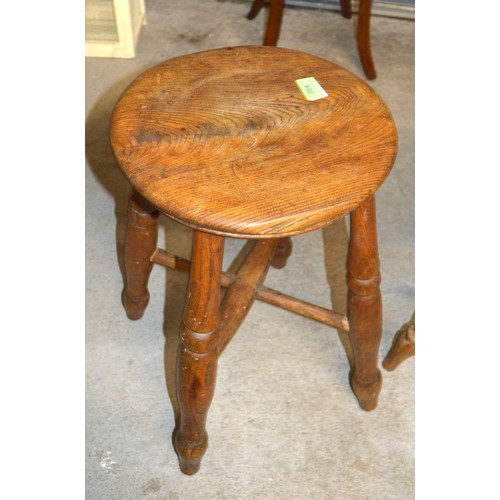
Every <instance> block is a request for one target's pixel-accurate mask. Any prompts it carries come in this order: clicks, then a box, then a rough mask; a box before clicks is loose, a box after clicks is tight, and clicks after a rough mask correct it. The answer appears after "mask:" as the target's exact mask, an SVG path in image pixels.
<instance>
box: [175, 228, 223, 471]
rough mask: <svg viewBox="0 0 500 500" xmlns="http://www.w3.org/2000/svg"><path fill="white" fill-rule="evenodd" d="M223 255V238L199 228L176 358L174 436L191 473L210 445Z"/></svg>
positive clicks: (183, 463) (182, 465)
mask: <svg viewBox="0 0 500 500" xmlns="http://www.w3.org/2000/svg"><path fill="white" fill-rule="evenodd" d="M223 253H224V238H223V237H221V236H215V235H210V234H207V233H202V232H199V231H195V233H194V239H193V252H192V259H191V261H192V263H191V272H190V278H189V285H188V291H187V298H186V304H185V307H184V319H183V322H182V325H181V330H180V341H181V343H180V346H179V354H178V357H177V397H178V399H179V406H180V412H181V418H180V425H179V428H178V430H177V431H176V432H175V438H174V441H175V448H176V451H177V453H178V455H179V465H180V468H181V470H182V472H184V474H188V475H192V474H195V473H196V472H197V471H198V469H199V468H200V463H201V458H202V457H203V455H204V453H205V451H206V449H207V445H208V436H207V433H206V430H205V422H206V418H207V412H208V409H209V407H210V403H211V402H212V397H213V394H214V389H215V378H216V371H217V358H218V354H217V345H216V343H217V337H218V329H219V296H220V277H221V272H222V257H223Z"/></svg>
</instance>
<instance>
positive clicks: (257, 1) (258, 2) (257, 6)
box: [247, 0, 264, 19]
mask: <svg viewBox="0 0 500 500" xmlns="http://www.w3.org/2000/svg"><path fill="white" fill-rule="evenodd" d="M263 5H264V0H254V2H253V4H252V7H250V12H249V13H248V14H247V19H255V18H256V17H257V15H258V14H259V12H260V10H261V9H262V7H263Z"/></svg>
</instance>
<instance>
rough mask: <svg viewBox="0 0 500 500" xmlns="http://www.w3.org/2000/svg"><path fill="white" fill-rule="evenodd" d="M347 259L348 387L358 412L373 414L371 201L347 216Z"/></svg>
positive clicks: (375, 280) (376, 338)
mask: <svg viewBox="0 0 500 500" xmlns="http://www.w3.org/2000/svg"><path fill="white" fill-rule="evenodd" d="M350 228H351V231H350V239H349V255H348V257H347V286H348V295H347V316H348V318H349V338H350V341H351V345H352V349H353V354H354V370H353V371H352V374H351V386H352V389H353V391H354V394H355V395H356V397H357V398H358V401H359V404H360V406H361V408H363V409H364V410H367V411H369V410H373V409H375V407H376V406H377V398H378V395H379V393H380V389H381V386H382V376H381V373H380V370H379V369H378V366H377V365H378V350H379V346H380V340H381V335H382V297H381V294H380V286H379V285H380V264H379V259H378V249H377V229H376V219H375V199H374V197H373V196H372V197H371V198H369V199H368V200H367V201H365V202H364V203H363V204H362V205H361V206H360V207H358V208H357V209H356V210H355V211H354V212H351V215H350Z"/></svg>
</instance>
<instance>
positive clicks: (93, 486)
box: [86, 0, 415, 500]
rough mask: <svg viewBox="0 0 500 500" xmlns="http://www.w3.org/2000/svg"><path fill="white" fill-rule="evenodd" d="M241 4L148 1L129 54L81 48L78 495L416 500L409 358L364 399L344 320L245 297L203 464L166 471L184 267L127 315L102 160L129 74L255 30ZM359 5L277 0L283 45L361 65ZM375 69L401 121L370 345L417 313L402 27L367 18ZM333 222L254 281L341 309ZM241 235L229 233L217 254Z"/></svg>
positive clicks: (407, 66)
mask: <svg viewBox="0 0 500 500" xmlns="http://www.w3.org/2000/svg"><path fill="white" fill-rule="evenodd" d="M248 7H249V3H248V2H244V1H221V0H189V1H186V0H169V1H165V0H149V1H148V0H147V1H146V10H147V19H148V24H147V25H146V26H144V27H143V29H142V32H141V35H140V39H139V42H138V47H137V56H136V58H134V59H129V60H125V59H100V58H88V59H87V61H86V120H87V123H86V142H87V146H86V166H87V169H86V174H87V175H86V310H87V322H86V332H87V333H86V398H87V399H86V451H87V456H86V492H87V493H86V497H87V498H89V499H117V500H118V499H120V500H121V499H138V498H161V499H205V498H209V499H219V498H220V499H281V498H293V499H295V498H302V497H309V498H314V499H341V500H342V499H346V500H347V499H352V500H361V499H366V500H378V499H380V500H382V499H384V500H388V499H398V500H405V499H411V498H414V368H415V359H414V358H412V359H409V360H407V361H406V362H404V363H403V364H402V365H401V366H400V367H399V368H398V369H397V370H396V371H394V372H390V373H389V372H385V371H384V372H383V377H384V383H383V388H382V393H381V395H380V400H379V406H378V408H377V409H376V410H375V411H373V412H370V413H366V412H363V411H362V410H360V409H359V407H358V405H357V403H356V400H355V398H354V396H353V394H352V393H351V391H350V389H349V384H348V372H349V364H350V358H351V355H350V351H349V345H348V341H347V339H346V334H345V332H340V331H337V330H335V329H332V328H329V327H327V326H324V325H322V324H319V323H315V322H313V321H311V320H307V319H304V318H301V317H299V316H296V315H293V314H292V313H288V312H285V311H283V310H281V309H277V308H274V307H272V306H270V305H267V304H264V303H260V302H258V303H256V304H255V305H254V307H253V309H252V310H251V312H250V314H249V316H248V317H247V320H246V322H245V323H244V324H243V326H242V327H241V329H240V331H239V332H238V333H237V335H236V337H235V338H234V339H233V341H232V343H231V344H230V345H229V347H228V348H227V350H226V351H225V353H224V355H223V357H222V358H221V360H220V363H219V371H218V380H217V389H216V394H215V397H214V400H213V403H212V406H211V409H210V413H209V417H208V424H207V428H208V433H209V436H210V444H209V449H208V451H207V453H206V455H205V457H204V460H203V464H202V468H201V470H200V472H199V473H198V474H197V475H196V476H193V477H187V476H184V475H183V474H182V473H181V472H180V471H179V469H178V465H177V458H176V455H175V453H174V450H173V446H172V441H171V433H172V430H173V428H174V425H175V418H176V414H177V413H178V406H177V402H176V394H175V378H174V377H175V353H176V349H177V327H178V324H179V320H180V315H181V310H182V305H183V299H184V293H185V287H186V278H187V276H186V275H184V274H181V273H178V272H175V271H166V270H165V269H164V268H162V267H155V269H154V270H153V273H152V275H151V280H150V291H151V302H150V304H149V307H148V309H147V311H146V313H145V315H144V317H143V318H142V319H141V320H140V321H136V322H133V321H130V320H128V319H127V317H126V315H125V313H124V310H123V308H122V305H121V301H120V294H121V290H122V286H123V275H122V267H123V254H122V248H121V244H122V242H123V231H124V222H125V216H126V199H127V194H128V185H127V183H126V181H125V180H124V179H123V178H122V176H121V174H120V172H119V170H118V168H117V166H116V164H115V161H114V159H113V157H112V154H111V151H110V147H109V143H108V136H107V127H108V120H109V115H110V112H111V110H112V107H113V105H114V103H115V102H116V100H117V98H118V96H119V95H120V93H121V92H122V91H123V90H124V88H125V87H126V85H127V84H128V83H129V82H130V81H131V80H132V79H133V78H134V77H135V76H137V75H138V74H139V73H140V72H141V71H143V70H145V69H147V68H148V67H149V66H152V65H154V64H156V63H158V62H160V61H162V60H165V59H168V58H170V57H173V56H177V55H181V54H187V53H192V52H197V51H200V50H205V49H211V48H216V47H222V46H229V45H249V44H252V45H253V44H259V43H260V42H261V37H262V32H263V28H264V20H265V17H266V16H265V14H266V13H265V12H264V13H261V15H260V16H259V17H258V18H257V19H256V20H254V21H248V20H247V19H246V18H245V14H246V12H247V9H248ZM354 23H355V18H354V19H353V20H351V21H349V20H346V19H344V18H342V17H341V16H340V14H339V13H336V12H331V11H320V10H304V9H291V8H288V9H287V10H286V13H285V18H284V22H283V27H282V34H281V38H280V45H281V46H286V47H290V48H295V49H299V50H303V51H305V52H309V53H312V54H315V55H318V56H321V57H324V58H326V59H329V60H332V61H334V62H336V63H338V64H340V65H342V66H344V67H345V68H347V69H349V70H351V71H352V72H354V73H356V74H358V75H360V76H362V70H361V67H360V64H359V60H358V56H357V51H356V46H355V38H354V31H353V30H354V26H355V24H354ZM372 47H373V54H374V59H375V64H376V67H377V71H378V75H379V76H378V78H377V80H375V81H374V82H372V83H370V85H372V86H373V88H374V89H375V90H376V91H377V92H378V93H379V94H380V95H381V96H382V98H383V99H384V100H385V101H386V102H387V104H388V105H389V107H390V109H391V110H392V112H393V115H394V118H395V121H396V124H397V127H398V131H399V152H398V157H397V161H396V164H395V166H394V169H393V171H392V173H391V175H390V176H389V178H388V180H387V181H386V182H385V184H384V185H383V186H382V187H381V188H380V190H379V191H378V194H377V209H378V231H379V232H378V235H379V251H380V259H381V268H382V285H381V286H382V293H383V301H384V328H383V338H382V344H381V348H380V355H381V358H382V357H383V356H384V355H385V353H386V352H387V350H388V349H389V347H390V344H391V341H392V337H393V335H394V333H395V332H396V331H397V330H398V328H399V327H400V326H401V324H402V323H404V322H406V321H407V320H408V319H409V318H410V317H411V315H412V313H413V310H414V23H413V22H412V21H405V20H398V19H387V18H380V17H376V18H373V19H372ZM190 241H191V231H190V230H188V229H185V228H183V227H181V226H180V225H178V224H177V223H174V222H172V221H170V220H167V219H166V218H165V219H162V222H161V231H160V237H159V245H160V246H164V247H166V248H167V249H168V250H170V251H173V252H176V253H177V254H179V255H182V256H184V257H189V254H190ZM346 241H347V230H346V226H345V224H344V223H343V222H340V223H337V224H334V225H332V226H330V227H329V228H327V229H326V230H322V231H315V232H312V233H309V234H305V235H302V236H299V237H296V238H294V244H295V247H294V252H293V254H292V257H291V258H290V261H289V264H288V266H287V267H286V268H285V269H283V270H279V271H278V270H271V271H270V274H269V276H268V279H267V282H266V284H267V285H268V286H271V287H275V288H278V289H280V290H283V291H286V292H288V293H292V294H294V295H296V296H298V297H301V298H303V299H305V300H308V301H311V302H315V303H317V304H320V305H323V306H325V307H331V306H332V303H333V305H334V307H335V309H336V310H340V311H341V310H344V307H345V293H346V291H345V284H344V279H343V276H344V272H345V267H344V262H345V260H344V259H345V251H346V250H345V245H346ZM243 245H244V242H242V241H237V240H228V241H227V243H226V257H225V262H226V266H227V265H229V263H230V261H231V260H232V258H234V257H235V256H236V255H237V254H238V253H239V252H240V250H241V249H242V247H243Z"/></svg>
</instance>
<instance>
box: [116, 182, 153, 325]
mask: <svg viewBox="0 0 500 500" xmlns="http://www.w3.org/2000/svg"><path fill="white" fill-rule="evenodd" d="M158 215H159V212H158V211H157V210H156V209H155V208H154V207H153V206H152V205H151V204H149V203H148V202H147V201H146V200H145V199H144V198H142V196H140V195H139V194H138V193H137V192H135V191H133V192H132V193H131V195H130V198H129V205H128V221H127V227H126V231H125V273H126V279H125V289H124V290H123V295H122V300H123V305H124V307H125V311H126V313H127V316H128V317H129V318H130V319H139V318H141V317H142V315H143V314H144V311H145V309H146V306H147V305H148V302H149V291H148V279H149V275H150V273H151V269H152V268H153V262H152V261H151V256H152V255H153V253H154V251H155V249H156V239H157V236H158Z"/></svg>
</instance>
